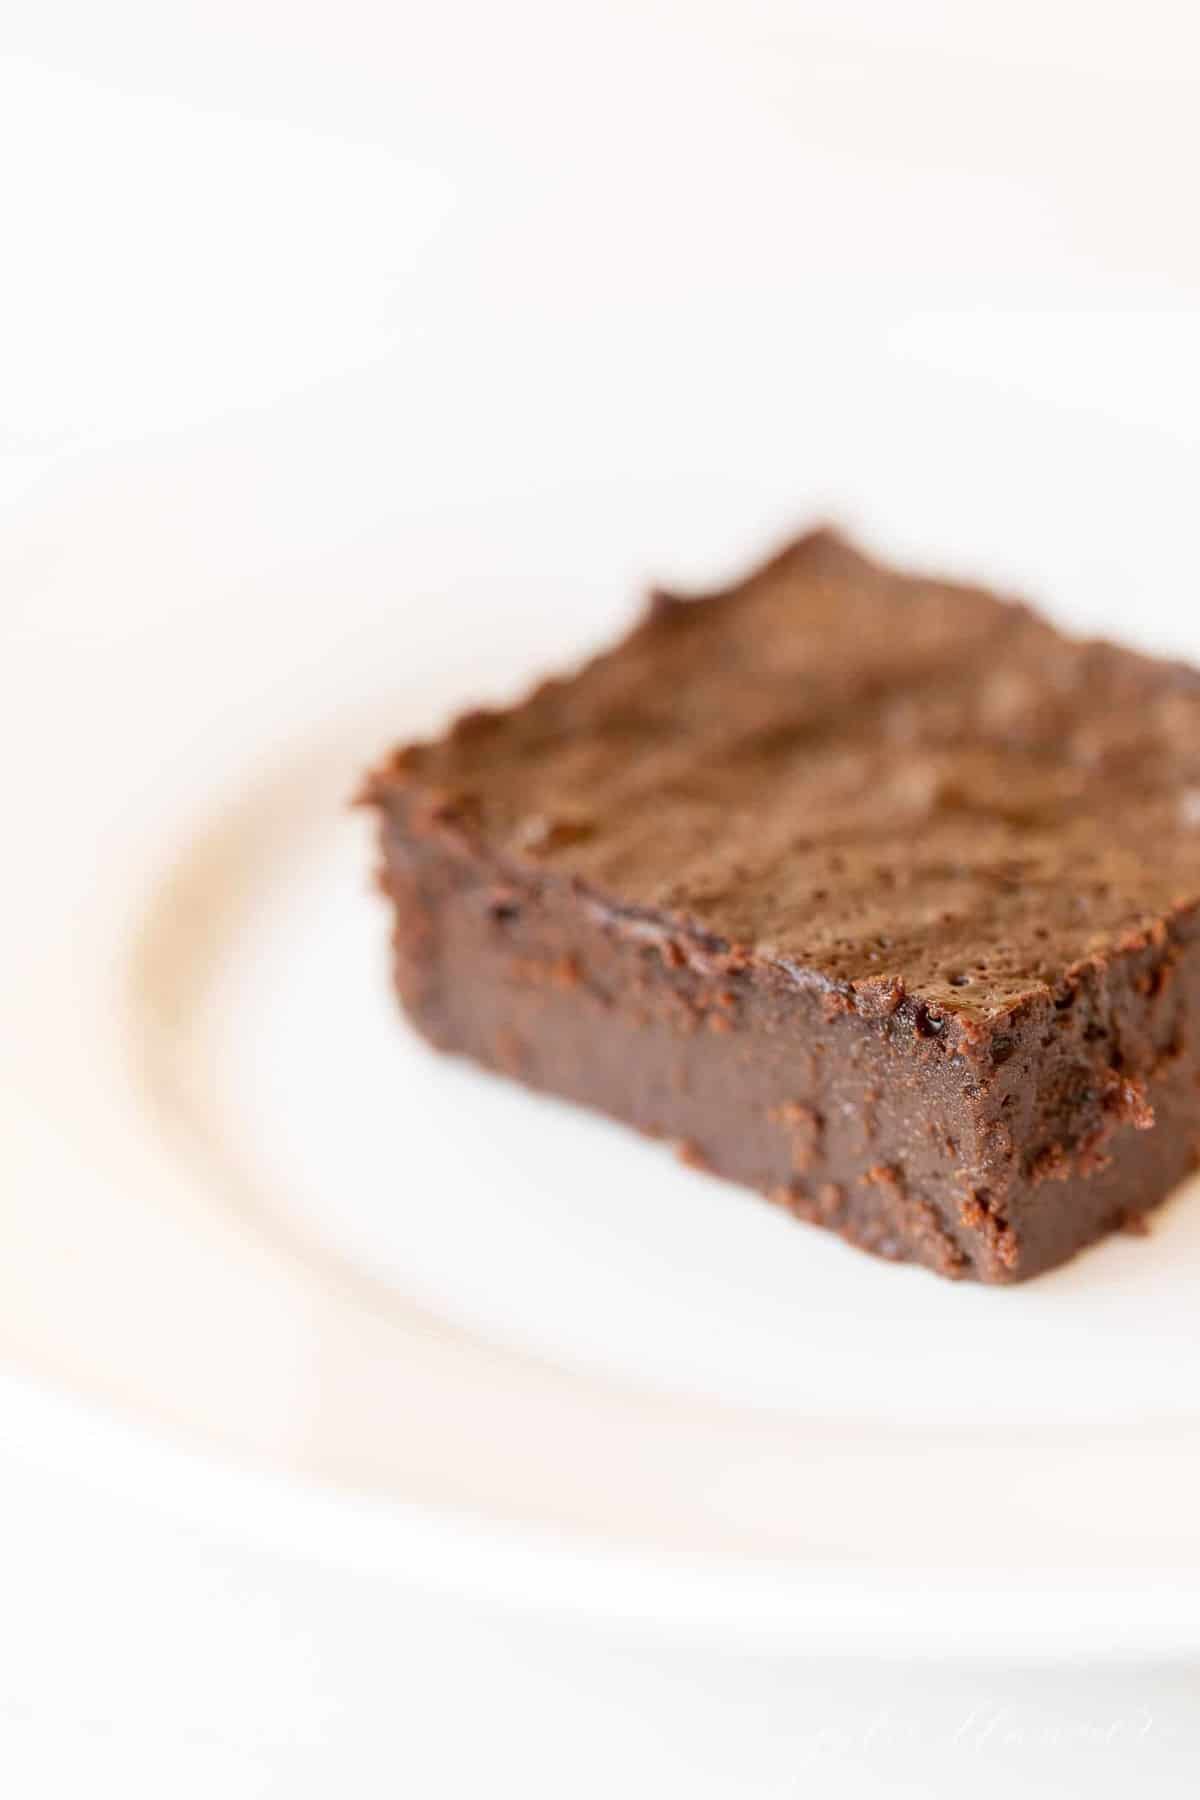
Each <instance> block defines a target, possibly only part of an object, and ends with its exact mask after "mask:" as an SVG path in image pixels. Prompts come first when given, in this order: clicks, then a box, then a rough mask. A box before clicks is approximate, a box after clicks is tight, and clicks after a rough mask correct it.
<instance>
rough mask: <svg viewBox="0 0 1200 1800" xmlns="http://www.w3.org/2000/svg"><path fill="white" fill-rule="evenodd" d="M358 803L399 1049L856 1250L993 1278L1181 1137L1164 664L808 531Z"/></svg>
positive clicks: (1177, 936)
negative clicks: (526, 1092) (364, 819)
mask: <svg viewBox="0 0 1200 1800" xmlns="http://www.w3.org/2000/svg"><path fill="white" fill-rule="evenodd" d="M366 798H367V799H368V801H369V802H370V803H371V804H372V805H374V806H375V807H376V808H377V809H378V812H379V815H380V820H381V826H382V844H383V871H382V881H383V886H384V888H385V890H386V892H387V894H388V895H389V896H390V898H391V901H392V903H393V905H394V908H395V970H396V981H397V985H398V988H399V991H400V995H401V998H402V999H403V1002H404V1004H405V1006H406V1007H407V1009H408V1011H409V1013H410V1015H411V1017H412V1018H413V1020H414V1021H415V1023H416V1024H417V1026H418V1027H419V1028H420V1029H421V1031H423V1032H424V1034H425V1035H426V1036H427V1037H428V1038H429V1039H430V1040H431V1041H432V1042H433V1043H434V1044H436V1045H437V1046H438V1047H440V1048H442V1049H445V1050H452V1051H459V1052H463V1053H465V1054H467V1055H468V1056H471V1057H474V1058H475V1059H476V1060H477V1061H479V1062H481V1063H484V1064H487V1065H488V1066H490V1067H492V1068H495V1069H499V1070H503V1071H504V1072H505V1073H507V1074H509V1075H511V1076H513V1077H515V1078H517V1079H518V1080H520V1081H523V1082H525V1083H527V1084H528V1085H530V1086H531V1087H536V1088H541V1089H545V1090H548V1091H550V1092H553V1093H556V1094H560V1095H564V1096H566V1097H567V1098H569V1099H571V1100H575V1101H579V1102H583V1103H584V1104H587V1105H590V1106H594V1107H599V1108H600V1109H602V1110H603V1111H604V1112H606V1113H609V1114H612V1115H613V1116H615V1117H616V1118H619V1119H623V1120H625V1121H627V1122H628V1123H629V1124H631V1125H635V1126H637V1127H639V1128H640V1129H641V1130H643V1131H646V1132H649V1133H652V1134H654V1135H656V1136H661V1137H665V1138H668V1139H671V1140H673V1141H674V1142H675V1144H676V1146H677V1147H678V1149H679V1151H680V1153H681V1154H682V1155H683V1156H684V1157H685V1158H686V1160H688V1161H689V1162H694V1163H696V1164H698V1165H700V1166H702V1167H704V1168H707V1169H710V1170H712V1171H714V1172H715V1173H717V1174H719V1175H723V1176H726V1177H729V1178H730V1179H732V1180H735V1181H739V1182H743V1183H745V1184H746V1185H747V1186H749V1187H751V1188H755V1189H758V1190H760V1191H761V1192H762V1193H764V1194H766V1195H768V1196H769V1197H770V1198H771V1199H772V1200H773V1201H775V1202H776V1203H777V1204H779V1205H780V1206H782V1207H784V1208H786V1209H787V1210H788V1211H789V1212H791V1213H793V1214H794V1215H795V1216H796V1217H797V1218H800V1219H805V1220H809V1221H812V1222H814V1223H817V1224H820V1225H824V1226H827V1227H829V1228H830V1229H832V1230H834V1231H837V1232H840V1233H841V1234H842V1236H843V1237H845V1238H847V1239H848V1240H850V1242H852V1243H854V1244H857V1245H860V1246H862V1247H863V1248H864V1249H867V1250H872V1251H875V1252H876V1253H877V1254H878V1255H881V1256H885V1257H891V1258H894V1259H897V1260H904V1261H913V1262H919V1263H923V1264H925V1265H926V1266H927V1267H929V1268H931V1269H935V1270H937V1271H938V1272H939V1273H940V1274H943V1275H949V1276H973V1277H975V1278H977V1279H979V1280H983V1281H988V1282H1011V1281H1017V1280H1020V1279H1023V1278H1024V1277H1027V1276H1030V1275H1036V1274H1037V1273H1039V1272H1040V1271H1042V1270H1044V1269H1048V1268H1051V1267H1052V1266H1053V1265H1054V1264H1056V1263H1060V1262H1062V1261H1063V1259H1064V1258H1066V1257H1068V1256H1070V1255H1071V1254H1072V1253H1073V1252H1074V1251H1076V1250H1078V1249H1079V1248H1080V1247H1081V1246H1082V1245H1084V1244H1087V1243H1090V1242H1092V1241H1093V1240H1094V1239H1096V1238H1099V1237H1101V1236H1103V1235H1104V1234H1105V1233H1108V1232H1111V1231H1113V1230H1115V1229H1117V1228H1118V1227H1121V1226H1125V1227H1133V1228H1135V1229H1136V1227H1137V1225H1138V1222H1139V1221H1140V1219H1141V1217H1142V1215H1143V1214H1144V1213H1146V1212H1147V1211H1148V1209H1149V1208H1151V1207H1153V1206H1154V1205H1156V1204H1157V1203H1158V1202H1159V1201H1160V1200H1162V1199H1163V1197H1164V1196H1165V1195H1166V1194H1167V1193H1168V1192H1169V1190H1170V1189H1171V1188H1172V1187H1173V1186H1174V1185H1175V1184H1176V1183H1177V1182H1179V1180H1180V1179H1181V1178H1182V1177H1183V1176H1184V1175H1185V1174H1186V1173H1187V1172H1188V1171H1189V1170H1190V1169H1191V1168H1192V1167H1193V1166H1194V1165H1195V1163H1196V1160H1197V1148H1198V1146H1200V921H1198V914H1197V908H1198V905H1200V674H1197V673H1196V672H1195V671H1193V670H1191V669H1188V668H1184V667H1181V666H1179V665H1176V664H1172V663H1166V662H1161V661H1155V660H1152V659H1150V658H1147V657H1145V656H1141V655H1138V654H1135V653H1134V652H1132V651H1128V650H1123V649H1118V648H1116V647H1114V646H1112V645H1109V644H1105V643H1093V642H1082V641H1077V640H1074V639H1072V638H1068V637H1065V636H1063V635H1061V634H1060V633H1059V632H1057V631H1056V630H1054V629H1053V628H1052V627H1051V626H1050V625H1049V624H1047V623H1046V622H1045V621H1044V620H1042V619H1040V618H1038V617H1037V616H1036V615H1035V614H1034V613H1033V612H1031V611H1029V610H1028V609H1027V608H1026V607H1024V606H1022V605H1020V604H1017V603H1015V602H1012V601H1008V600H1003V599H999V598H996V597H995V596H993V595H991V594H988V593H986V592H983V591H981V590H979V589H976V588H972V587H968V586H962V585H959V584H956V583H949V582H945V581H938V580H931V579H927V578H925V577H923V576H920V575H912V574H905V573H897V572H895V571H894V570H891V569H888V568H885V567H882V566H880V565H879V564H878V563H876V562H874V561H872V560H870V559H868V558H867V557H866V556H864V555H863V554H861V553H860V552H859V551H857V550H856V549H854V548H852V547H851V546H850V545H848V544H847V543H846V542H844V541H843V540H842V539H840V538H839V537H837V536H835V535H833V534H832V533H830V532H826V531H820V532H815V533H812V534H810V535H808V536H806V537H803V538H801V539H800V540H799V541H798V542H796V543H794V544H792V545H791V546H790V547H789V548H787V549H786V550H784V551H783V552H782V553H781V554H780V555H778V556H776V557H775V558H773V559H772V560H771V561H770V562H768V563H767V564H766V565H765V566H764V567H763V568H761V569H759V570H758V571H757V573H755V574H752V575H751V576H750V577H749V578H748V579H746V580H745V581H743V582H741V583H739V584H738V585H736V586H734V587H731V588H728V589H725V590H723V591H721V592H717V593H712V594H709V595H706V596H702V597H699V598H678V597H676V596H674V595H671V594H666V593H657V594H655V595H654V596H653V598H652V600H651V603H650V605H649V608H648V610H647V611H646V613H645V615H644V616H643V618H642V619H641V621H640V623H638V624H637V625H636V627H635V628H634V629H633V630H632V631H631V633H630V634H629V635H628V636H627V637H626V638H625V639H624V641H623V642H621V643H620V644H618V646H617V647H616V648H615V649H613V650H611V651H609V652H608V653H607V654H605V655H602V656H600V657H598V658H597V659H596V660H594V661H592V662H590V663H588V664H587V665H586V666H585V667H584V668H582V669H581V670H579V671H578V672H577V673H575V674H573V675H571V676H570V677H568V678H567V679H564V680H551V681H546V682H543V683H542V684H541V685H540V686H539V687H537V688H535V689H534V690H533V692H532V693H531V694H530V695H529V696H528V698H527V699H525V700H524V701H523V702H521V704H519V705H517V706H515V707H513V708H511V709H509V710H504V711H491V710H477V711H472V712H468V713H465V714H464V715H463V716H462V717H461V718H459V719H458V720H457V722H456V723H455V724H454V725H453V726H452V727H451V729H450V730H449V731H448V732H447V733H446V735H445V736H443V737H441V738H439V739H438V740H437V741H435V742H430V743H422V744H415V745H410V746H408V747H407V748H404V749H401V750H399V751H397V752H396V753H395V754H394V755H393V756H391V757H390V759H388V760H387V761H386V762H384V763H383V764H382V766H380V767H379V768H378V769H377V770H376V771H375V772H374V773H373V774H372V775H371V776H370V778H369V780H368V784H367V789H366ZM563 1185H564V1196H563V1204H564V1206H569V1205H570V1172H569V1171H564V1184H563Z"/></svg>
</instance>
